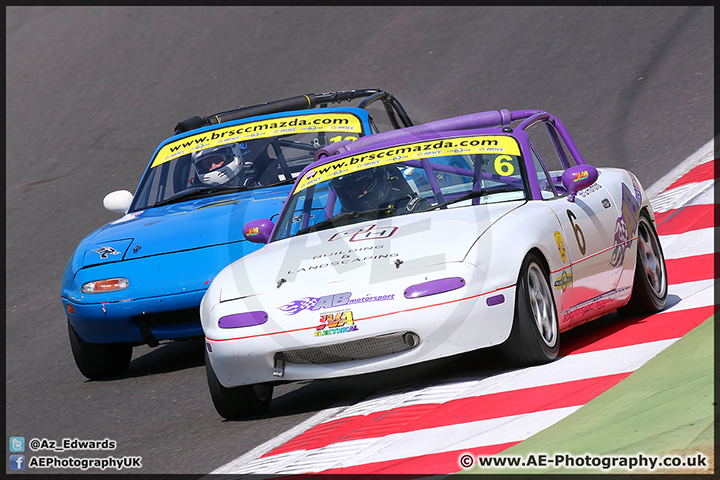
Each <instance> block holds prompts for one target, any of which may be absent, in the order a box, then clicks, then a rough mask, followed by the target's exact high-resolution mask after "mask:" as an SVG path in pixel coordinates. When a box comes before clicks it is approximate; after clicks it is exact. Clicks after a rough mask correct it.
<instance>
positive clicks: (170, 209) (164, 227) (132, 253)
mask: <svg viewBox="0 0 720 480" xmlns="http://www.w3.org/2000/svg"><path fill="white" fill-rule="evenodd" d="M290 188H291V186H290V185H288V186H282V187H273V188H272V189H268V188H265V189H256V190H249V191H246V192H240V193H236V194H226V195H220V196H214V197H208V198H203V199H199V200H193V201H187V202H182V203H178V204H173V205H167V206H164V207H158V208H152V209H149V210H146V211H143V212H139V213H135V214H131V215H126V216H125V217H123V218H121V219H118V220H116V221H115V222H112V223H109V224H107V225H105V226H104V227H102V228H100V229H98V230H97V231H96V232H95V233H94V234H92V235H91V238H90V240H89V245H88V248H87V250H86V251H85V256H84V258H83V267H87V266H91V265H98V264H102V263H110V262H117V261H120V260H125V259H135V258H142V257H148V256H152V255H160V254H165V253H171V252H178V251H185V250H192V249H197V248H203V247H208V246H213V245H223V244H227V243H233V242H240V241H243V242H246V240H245V238H244V237H243V235H242V227H243V225H244V224H245V223H246V222H247V221H248V220H252V219H256V218H270V216H272V215H274V214H276V213H277V212H279V211H280V209H281V207H282V204H283V202H284V201H285V200H286V198H287V194H288V192H289V190H290ZM248 244H249V246H253V247H259V246H256V245H254V244H250V243H249V242H248ZM255 249H256V248H252V249H251V250H255ZM248 251H250V250H248Z"/></svg>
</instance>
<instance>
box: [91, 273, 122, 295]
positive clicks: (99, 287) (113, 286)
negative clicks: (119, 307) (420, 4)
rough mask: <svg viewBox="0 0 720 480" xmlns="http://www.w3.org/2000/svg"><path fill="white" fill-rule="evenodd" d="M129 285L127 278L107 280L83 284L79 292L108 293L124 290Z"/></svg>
mask: <svg viewBox="0 0 720 480" xmlns="http://www.w3.org/2000/svg"><path fill="white" fill-rule="evenodd" d="M129 284H130V283H129V282H128V279H127V278H122V277H120V278H107V279H104V280H94V281H92V282H87V283H84V284H83V286H82V287H81V288H80V290H81V291H82V292H83V293H109V292H117V291H119V290H125V289H126V288H127V287H128V285H129Z"/></svg>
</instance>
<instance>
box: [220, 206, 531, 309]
mask: <svg viewBox="0 0 720 480" xmlns="http://www.w3.org/2000/svg"><path fill="white" fill-rule="evenodd" d="M522 203H523V202H522V201H516V202H504V203H498V204H492V205H482V206H476V207H462V208H454V209H449V210H441V211H433V212H426V213H419V214H413V215H407V216H400V217H393V218H387V219H381V220H377V221H370V222H363V223H357V224H353V225H346V226H343V227H338V228H333V229H327V230H321V231H319V232H312V233H309V234H305V235H300V236H297V237H292V238H288V239H284V240H280V241H277V242H272V243H270V244H268V245H265V246H264V247H263V248H262V249H260V250H259V251H256V252H253V253H252V254H250V255H247V256H245V257H243V258H242V259H240V260H238V261H236V262H235V263H233V264H232V265H230V266H229V267H228V268H227V269H226V272H224V273H225V274H224V275H222V278H223V279H224V280H223V285H222V289H221V294H220V301H227V300H232V299H236V298H241V297H247V296H251V295H257V294H261V293H268V294H275V295H276V294H277V292H279V289H283V290H284V291H288V290H293V291H297V292H296V293H295V292H294V295H297V294H301V293H302V291H303V290H307V289H309V288H310V286H311V285H314V286H317V285H318V284H325V283H332V282H342V281H353V282H357V285H358V286H362V285H369V284H371V283H372V282H374V281H378V280H379V279H383V278H387V277H388V276H392V275H397V273H398V272H399V271H400V266H402V272H409V271H411V270H413V269H424V268H426V267H428V266H432V265H441V264H443V263H448V262H461V261H463V260H464V258H465V256H466V255H467V252H468V250H469V249H470V248H471V247H472V245H473V244H474V243H475V241H476V240H477V239H478V238H479V237H480V236H481V235H482V234H483V232H485V231H486V230H487V229H488V228H489V227H490V226H491V225H492V224H493V223H494V222H495V221H497V220H498V219H499V218H500V217H502V216H503V215H506V214H507V213H509V212H510V211H512V210H513V209H515V208H517V207H518V206H519V205H521V204H522Z"/></svg>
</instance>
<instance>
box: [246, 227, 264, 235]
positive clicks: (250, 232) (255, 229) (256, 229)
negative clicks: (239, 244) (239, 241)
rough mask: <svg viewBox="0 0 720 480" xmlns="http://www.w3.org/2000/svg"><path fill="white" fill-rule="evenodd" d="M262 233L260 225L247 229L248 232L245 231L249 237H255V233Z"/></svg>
mask: <svg viewBox="0 0 720 480" xmlns="http://www.w3.org/2000/svg"><path fill="white" fill-rule="evenodd" d="M259 234H260V227H250V228H248V229H247V232H245V236H247V237H254V236H255V235H259Z"/></svg>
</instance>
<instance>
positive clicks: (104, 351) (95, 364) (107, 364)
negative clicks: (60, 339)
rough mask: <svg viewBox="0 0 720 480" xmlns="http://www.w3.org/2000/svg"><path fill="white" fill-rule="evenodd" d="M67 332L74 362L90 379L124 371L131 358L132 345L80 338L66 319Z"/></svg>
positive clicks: (97, 378)
mask: <svg viewBox="0 0 720 480" xmlns="http://www.w3.org/2000/svg"><path fill="white" fill-rule="evenodd" d="M68 334H69V336H70V348H71V349H72V353H73V357H74V358H75V364H76V365H77V367H78V370H80V373H82V374H83V375H85V376H86V377H87V378H89V379H90V380H99V379H101V378H106V377H112V376H115V375H120V374H121V373H124V372H125V371H126V370H127V368H128V365H130V359H131V358H132V348H133V347H132V345H130V344H125V343H88V342H86V341H84V340H83V339H82V338H80V337H79V336H78V334H77V332H75V329H74V328H73V327H72V325H71V324H70V320H68Z"/></svg>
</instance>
